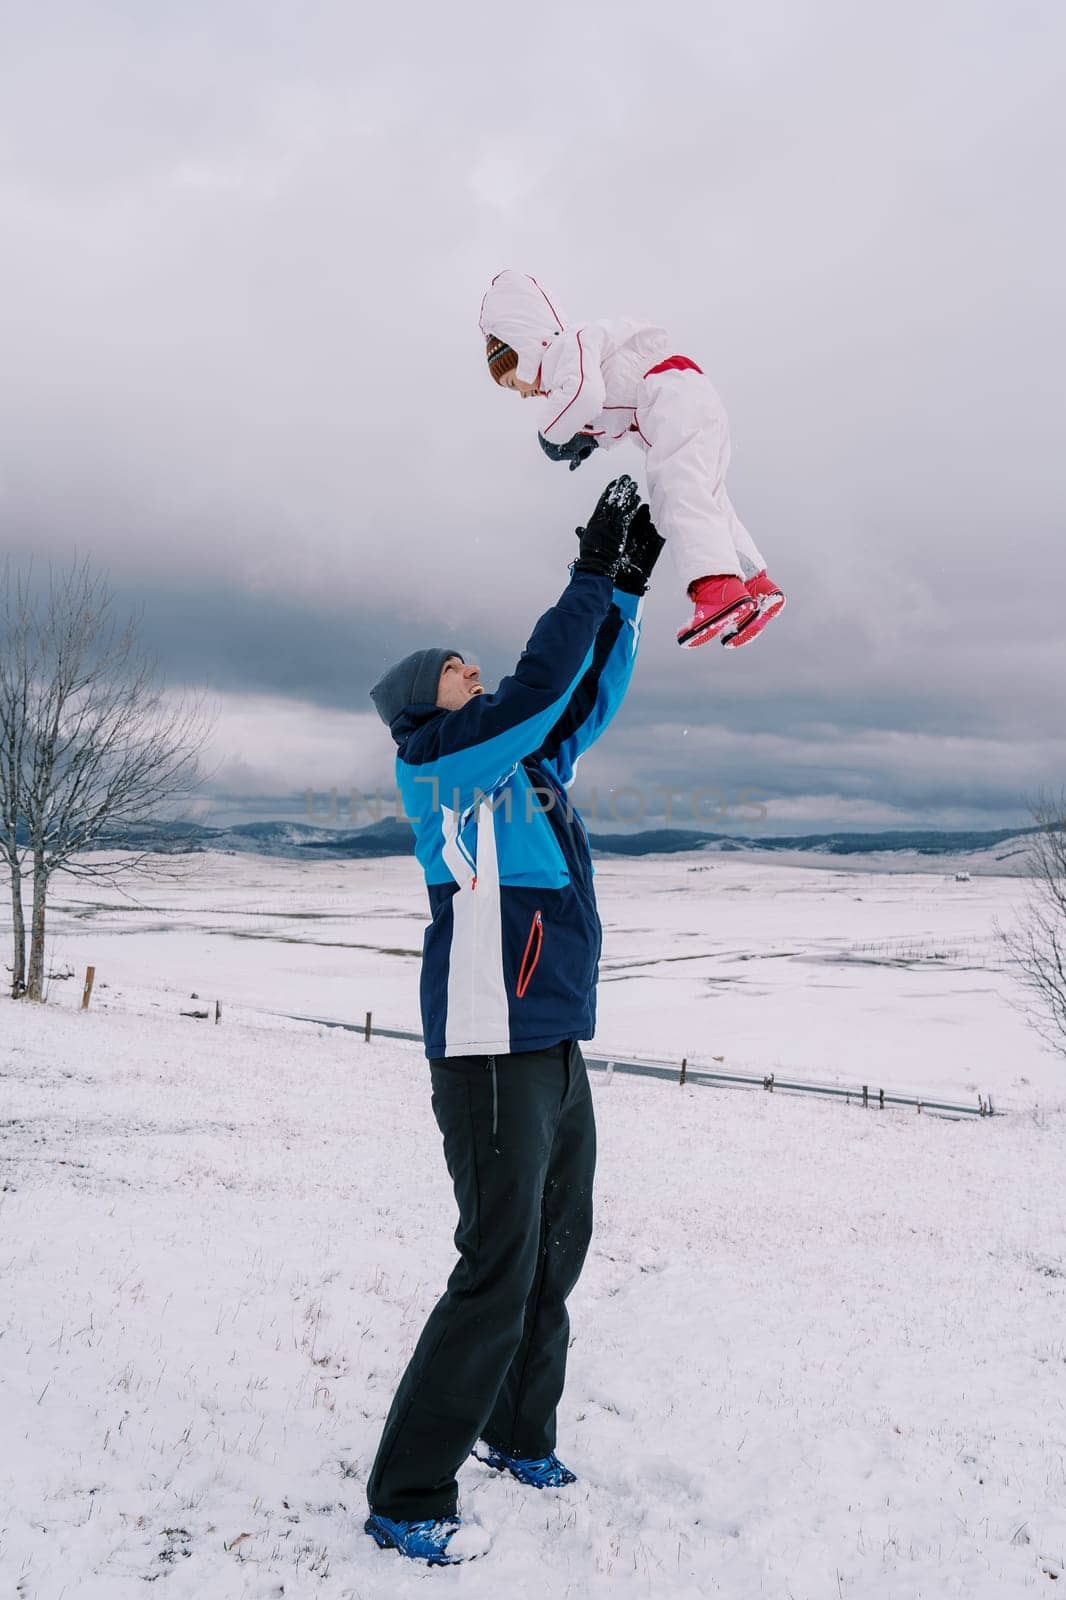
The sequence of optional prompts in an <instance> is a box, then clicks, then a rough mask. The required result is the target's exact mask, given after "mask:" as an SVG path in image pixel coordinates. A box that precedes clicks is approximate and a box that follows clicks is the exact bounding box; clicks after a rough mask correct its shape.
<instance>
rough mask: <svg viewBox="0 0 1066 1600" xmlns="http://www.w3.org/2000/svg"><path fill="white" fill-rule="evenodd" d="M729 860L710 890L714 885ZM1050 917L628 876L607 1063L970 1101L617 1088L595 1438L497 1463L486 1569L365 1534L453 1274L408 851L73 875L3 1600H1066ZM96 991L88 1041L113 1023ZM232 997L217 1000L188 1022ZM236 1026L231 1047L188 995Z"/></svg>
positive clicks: (1, 1206) (24, 1202) (921, 883)
mask: <svg viewBox="0 0 1066 1600" xmlns="http://www.w3.org/2000/svg"><path fill="white" fill-rule="evenodd" d="M694 867H695V868H698V869H699V870H698V871H692V870H691V869H692V868H694ZM1023 887H1024V886H1023V885H1021V884H1019V883H1018V881H1017V880H1012V879H994V878H981V879H975V880H974V881H972V882H970V883H962V884H956V883H955V882H954V881H953V879H950V878H943V877H938V876H935V875H929V874H925V875H918V874H914V875H906V876H893V875H884V874H874V873H867V872H863V871H861V870H853V869H849V870H847V871H840V872H837V871H835V870H811V869H809V868H802V869H800V868H790V867H783V866H777V865H766V864H763V863H758V864H754V863H751V862H747V861H745V860H744V859H743V858H733V859H729V860H727V861H720V860H718V861H716V860H711V861H709V862H708V861H706V860H705V859H700V860H698V859H695V858H683V857H673V858H670V859H668V860H658V861H651V860H644V861H635V862H634V861H624V862H610V861H609V862H604V863H602V864H601V865H600V867H599V888H600V896H601V902H602V909H603V912H604V920H605V923H606V925H607V939H606V948H605V961H604V978H605V980H606V981H605V982H604V984H603V987H602V990H601V1028H600V1036H599V1045H600V1047H601V1048H603V1049H606V1050H607V1051H608V1052H609V1051H611V1050H619V1051H622V1050H624V1051H629V1052H635V1051H638V1050H648V1051H649V1052H651V1053H653V1054H656V1055H658V1056H663V1055H670V1054H671V1053H677V1054H678V1055H680V1054H681V1053H683V1052H687V1053H688V1054H689V1055H690V1058H695V1059H697V1060H700V1061H705V1062H708V1063H709V1062H710V1060H711V1058H712V1056H720V1055H721V1056H724V1057H725V1058H726V1060H727V1061H728V1063H729V1064H730V1065H731V1066H734V1067H736V1068H737V1069H738V1070H754V1071H764V1070H774V1069H775V1068H776V1069H778V1070H779V1071H785V1070H788V1071H790V1072H793V1073H795V1074H797V1075H800V1076H803V1075H810V1076H818V1077H823V1078H827V1077H833V1078H838V1079H840V1080H842V1081H849V1082H851V1081H864V1080H867V1081H870V1082H872V1083H875V1082H881V1081H883V1083H884V1086H885V1087H886V1088H895V1089H906V1088H911V1087H913V1088H917V1089H918V1090H920V1091H921V1092H922V1093H924V1094H929V1095H931V1094H933V1093H934V1092H937V1093H941V1094H948V1095H949V1097H950V1096H955V1095H958V1096H960V1097H969V1096H971V1095H973V1096H976V1093H977V1092H979V1091H980V1092H984V1093H991V1094H993V1096H994V1097H995V1100H996V1104H997V1106H998V1107H1002V1108H1003V1109H1004V1110H1005V1111H1006V1113H1007V1114H1006V1115H1004V1116H1003V1117H996V1118H992V1119H985V1120H980V1121H979V1120H977V1119H972V1120H970V1119H968V1120H965V1121H953V1120H945V1119H938V1118H934V1117H931V1116H928V1115H925V1116H921V1117H918V1116H916V1115H914V1114H913V1113H908V1112H904V1111H895V1112H892V1111H889V1112H885V1113H879V1112H875V1111H869V1112H862V1111H860V1110H858V1109H856V1108H854V1107H847V1106H843V1105H839V1104H834V1103H828V1102H821V1101H809V1100H806V1099H803V1098H786V1097H783V1096H778V1095H775V1096H771V1095H767V1094H764V1093H762V1092H743V1091H729V1090H714V1089H707V1088H700V1087H689V1088H686V1089H683V1090H682V1089H679V1088H677V1087H676V1086H675V1085H672V1084H662V1083H655V1082H644V1081H641V1080H637V1079H632V1078H618V1077H617V1076H616V1077H615V1079H614V1080H613V1081H612V1082H611V1083H610V1084H608V1083H606V1082H605V1080H604V1079H603V1078H602V1076H594V1078H593V1088H594V1092H595V1095H596V1110H597V1118H598V1121H599V1127H600V1143H601V1157H600V1171H599V1179H598V1219H597V1233H596V1237H595V1240H594V1244H593V1249H592V1253H591V1255H590V1259H589V1264H588V1267H587V1269H586V1272H585V1275H584V1277H583V1278H582V1280H581V1283H580V1284H579V1286H578V1289H577V1291H576V1292H575V1295H574V1297H573V1301H572V1313H573V1331H574V1341H573V1347H572V1351H571V1367H570V1382H569V1386H568V1390H567V1394H566V1397H565V1400H564V1404H563V1408H562V1411H561V1417H560V1453H561V1454H562V1455H563V1456H564V1459H566V1460H567V1461H568V1462H570V1463H571V1464H572V1465H573V1466H574V1467H575V1468H576V1469H577V1470H578V1472H579V1473H580V1474H581V1482H580V1483H579V1485H577V1486H576V1487H575V1488H573V1489H570V1490H568V1491H563V1492H559V1493H548V1494H543V1495H537V1494H535V1493H534V1492H532V1491H524V1490H521V1489H520V1488H519V1487H518V1486H517V1485H514V1484H511V1483H509V1482H507V1483H505V1482H503V1481H501V1480H500V1479H498V1478H496V1477H495V1476H492V1475H490V1474H488V1473H487V1472H486V1470H485V1469H483V1468H481V1467H480V1466H478V1465H477V1464H475V1463H471V1464H469V1465H468V1466H467V1467H466V1468H464V1470H463V1472H462V1474H461V1478H460V1482H461V1488H462V1493H463V1507H464V1514H465V1515H467V1516H471V1517H474V1518H476V1519H477V1520H479V1521H480V1522H481V1523H482V1524H483V1525H484V1527H485V1528H486V1529H487V1530H488V1532H489V1534H490V1535H491V1536H492V1540H493V1544H492V1548H491V1550H490V1552H489V1554H488V1555H487V1556H486V1557H485V1559H484V1560H482V1561H478V1562H476V1563H473V1564H472V1565H470V1566H469V1567H465V1568H462V1569H458V1570H455V1571H442V1572H440V1571H439V1572H428V1571H426V1570H425V1569H420V1568H415V1567H412V1566H409V1565H407V1564H405V1563H402V1562H401V1561H400V1559H399V1558H397V1557H395V1556H391V1555H385V1554H382V1553H381V1552H379V1551H377V1550H376V1549H375V1548H374V1547H373V1546H372V1545H371V1544H370V1541H369V1540H367V1539H366V1538H365V1536H364V1535H363V1534H362V1533H361V1531H360V1530H361V1522H362V1517H363V1515H364V1485H365V1479H366V1473H367V1470H368V1468H369V1464H370V1460H371V1457H372V1454H373V1451H374V1448H375V1445H376V1442H377V1436H378V1433H379V1431H380V1426H381V1422H382V1420H383V1417H384V1414H385V1411H386V1409H387V1406H388V1403H389V1400H390V1398H391V1394H392V1390H393V1387H394V1385H395V1382H396V1379H397V1377H398V1374H399V1371H400V1370H401V1368H402V1365H403V1363H404V1361H405V1360H406V1357H407V1355H408V1353H409V1351H410V1349H411V1346H412V1344H413V1342H414V1339H415V1337H416V1335H417V1332H418V1330H419V1327H420V1325H421V1322H422V1319H423V1317H424V1316H425V1313H426V1311H427V1310H428V1308H429V1306H430V1304H431V1303H432V1301H433V1299H434V1298H435V1297H436V1295H437V1293H438V1292H439V1290H440V1288H441V1287H442V1285H443V1280H444V1277H445V1275H446V1273H447V1270H448V1268H449V1266H450V1263H451V1259H452V1251H451V1243H450V1236H451V1231H452V1228H453V1226H454V1207H453V1203H452V1199H451V1195H450V1192H449V1188H448V1182H447V1177H446V1174H445V1172H444V1169H443V1162H442V1160H441V1156H440V1149H439V1136H438V1134H437V1130H436V1127H435V1124H434V1123H433V1120H432V1116H431V1113H430V1108H429V1099H428V1094H427V1088H426V1078H425V1068H424V1063H423V1062H422V1060H421V1056H420V1053H419V1051H418V1049H417V1047H416V1046H414V1045H406V1044H402V1043H398V1042H390V1041H385V1040H375V1041H374V1042H373V1043H372V1044H370V1045H369V1046H368V1045H365V1044H364V1043H363V1042H362V1041H361V1040H360V1039H358V1038H356V1037H354V1036H353V1035H351V1034H345V1033H340V1032H337V1031H334V1030H329V1029H326V1028H321V1027H317V1026H310V1025H304V1024H296V1023H291V1022H288V1021H286V1020H284V1017H283V1016H282V1015H279V1014H278V1013H285V1012H300V1013H303V1014H313V1015H316V1016H322V1017H330V1018H337V1019H341V1018H343V1019H352V1018H355V1017H361V1015H362V1013H363V1012H364V1011H365V1010H366V1009H368V1008H373V1010H374V1012H375V1017H376V1018H378V1020H380V1021H381V1022H383V1023H387V1024H391V1025H395V1026H412V1025H414V1024H415V1023H416V1021H417V1010H416V1002H415V980H416V976H417V950H418V946H419V943H420V938H421V929H422V926H423V915H424V913H423V897H422V890H421V886H420V883H419V881H418V878H417V875H416V871H415V868H414V865H413V863H411V862H410V861H386V862H367V863H336V862H328V863H327V862H323V863H318V864H315V865H310V866H309V865H305V864H303V863H300V864H294V863H290V862H285V861H277V860H270V861H264V860H261V859H256V858H249V857H232V858H231V857H206V858H203V859H202V860H194V861H193V863H192V875H191V876H190V877H188V878H186V879H185V880H184V881H182V882H177V883H175V882H165V881H158V882H154V883H149V884H145V883H143V882H142V883H140V884H137V885H134V884H132V883H131V884H128V885H126V888H125V890H124V892H123V893H119V892H117V891H116V890H115V889H106V890H103V889H98V888H96V889H91V888H90V887H89V886H87V885H85V884H82V885H78V884H74V883H71V882H64V883H62V884H60V885H59V887H58V890H57V896H56V900H57V912H56V916H55V918H54V921H53V936H52V939H51V941H50V951H49V956H50V966H51V968H52V969H53V970H54V971H56V972H62V971H64V970H66V968H67V967H68V966H69V967H70V968H72V969H75V970H76V972H77V977H74V978H71V979H67V980H64V979H61V978H58V977H57V978H56V979H54V980H53V983H52V988H51V998H50V1003H49V1006H48V1007H46V1008H44V1009H40V1008H29V1007H26V1006H24V1005H14V1004H12V1003H11V1002H9V1001H0V1162H2V1169H0V1188H2V1193H0V1283H2V1285H3V1291H2V1298H0V1596H3V1597H5V1600H6V1596H7V1595H9V1594H10V1595H12V1596H18V1597H19V1600H74V1597H75V1596H76V1597H78V1600H132V1597H134V1596H143V1595H144V1594H145V1593H146V1592H148V1591H146V1590H145V1583H146V1582H158V1583H159V1585H160V1589H159V1590H158V1591H157V1592H159V1593H161V1594H163V1595H169V1596H170V1597H171V1600H185V1597H188V1600H192V1597H195V1600H229V1597H231V1596H232V1597H234V1600H236V1597H243V1596H252V1597H266V1596H284V1597H285V1600H294V1597H296V1600H303V1597H309V1596H322V1597H327V1600H328V1597H329V1596H336V1597H338V1600H370V1597H374V1600H377V1597H381V1600H392V1597H397V1600H404V1597H407V1596H414V1595H416V1594H418V1595H422V1594H424V1593H426V1592H427V1591H426V1590H425V1588H424V1587H423V1586H424V1585H426V1584H429V1585H431V1586H433V1587H434V1592H435V1593H436V1592H437V1591H438V1590H447V1591H448V1593H450V1594H462V1595H463V1596H470V1597H471V1600H482V1597H486V1600H487V1597H488V1596H490V1595H492V1596H498V1595H499V1594H500V1593H501V1592H502V1593H509V1594H512V1595H518V1596H522V1597H523V1600H524V1597H525V1596H530V1597H540V1596H543V1597H546V1600H564V1597H573V1600H581V1597H584V1596H595V1597H600V1596H604V1597H607V1596H611V1597H615V1596H617V1597H621V1600H629V1597H634V1600H635V1597H637V1596H640V1597H645V1596H647V1597H653V1596H654V1597H656V1600H658V1597H660V1596H664V1597H669V1600H694V1597H696V1596H700V1597H703V1596H719V1595H720V1596H722V1597H723V1600H724V1597H729V1600H755V1597H759V1600H763V1597H765V1600H947V1597H953V1596H966V1597H967V1600H1012V1597H1013V1596H1016V1595H1017V1596H1022V1595H1026V1594H1030V1593H1032V1594H1034V1595H1037V1594H1041V1593H1043V1592H1045V1591H1047V1590H1048V1585H1049V1581H1050V1580H1052V1579H1054V1578H1060V1577H1061V1576H1062V1575H1063V1574H1064V1571H1066V1569H1064V1566H1063V1562H1064V1558H1066V1509H1064V1506H1066V1335H1064V1329H1066V1185H1064V1183H1063V1172H1064V1160H1063V1135H1064V1132H1066V1068H1064V1067H1062V1066H1061V1065H1059V1064H1058V1063H1057V1062H1056V1061H1055V1059H1054V1058H1053V1057H1051V1056H1050V1055H1046V1054H1044V1053H1042V1052H1041V1050H1040V1049H1039V1046H1038V1043H1037V1041H1036V1040H1035V1039H1034V1037H1033V1036H1032V1035H1031V1034H1030V1033H1029V1031H1028V1030H1027V1029H1026V1028H1025V1026H1024V1023H1023V1022H1022V1019H1021V1017H1020V1016H1019V1014H1018V1013H1017V1011H1016V1010H1015V1009H1013V1007H1012V1005H1011V1003H1010V1002H1011V1000H1012V999H1014V998H1016V995H1015V993H1014V990H1013V980H1012V979H1011V977H1010V975H1009V974H1007V973H1005V972H1004V971H1002V970H1001V969H1000V968H999V966H998V964H997V963H998V956H997V954H996V949H995V943H994V938H993V931H994V922H995V919H996V918H997V917H999V918H1000V919H1001V920H1008V919H1009V917H1010V916H1011V914H1012V908H1013V907H1014V906H1015V905H1016V904H1017V901H1018V898H1019V896H1020V894H1021V893H1022V892H1023ZM89 962H93V963H94V964H95V965H96V967H97V974H98V976H97V983H98V987H97V991H96V994H95V995H94V1000H93V1007H92V1009H91V1010H90V1012H89V1013H88V1014H85V1015H83V1014H80V1013H79V1012H78V1011H77V1009H76V1007H77V1004H78V1000H79V998H80V975H81V971H82V969H83V968H84V966H85V965H86V964H87V963H89ZM194 992H195V993H196V994H197V995H198V996H200V997H201V998H200V1000H199V1002H197V1001H196V1000H193V999H191V998H190V996H191V995H192V994H193V993H194ZM216 997H217V998H219V999H221V1001H222V1004H223V1021H222V1025H221V1026H220V1027H215V1026H214V1025H213V1024H212V1023H210V1022H205V1021H197V1020H193V1019H190V1018H183V1017H181V1016H180V1015H179V1012H180V1011H181V1010H182V1009H185V1010H191V1009H194V1008H196V1007H197V1005H199V1006H201V1007H206V1006H207V1004H208V1003H210V1002H213V1000H214V999H215V998H216Z"/></svg>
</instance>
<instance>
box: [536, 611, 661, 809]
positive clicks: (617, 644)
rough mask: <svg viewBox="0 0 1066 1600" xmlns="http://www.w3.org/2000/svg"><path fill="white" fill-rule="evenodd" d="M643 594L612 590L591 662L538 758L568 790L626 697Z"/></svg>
mask: <svg viewBox="0 0 1066 1600" xmlns="http://www.w3.org/2000/svg"><path fill="white" fill-rule="evenodd" d="M643 612H644V600H643V597H642V596H639V597H638V596H637V595H632V594H624V593H623V592H622V590H620V589H616V590H615V592H614V602H613V604H612V606H611V608H610V611H609V612H608V614H607V618H606V620H605V621H604V623H603V624H602V626H601V628H600V631H599V633H598V634H597V636H596V643H595V646H594V648H593V652H592V658H591V660H590V662H589V665H588V667H587V669H586V671H585V672H584V674H583V676H582V678H581V681H580V683H579V684H578V685H577V687H576V688H575V690H574V692H573V694H572V695H571V697H570V700H569V703H568V704H567V707H566V710H565V711H564V712H563V714H562V716H561V717H560V718H559V721H558V722H557V723H556V724H555V726H554V728H553V729H552V730H551V732H550V733H549V735H548V737H547V739H545V741H544V744H543V745H542V746H541V748H540V751H539V752H538V754H539V755H540V757H541V759H542V760H546V761H550V762H552V764H553V766H554V768H555V772H556V775H557V776H558V779H559V782H560V783H561V784H562V785H563V787H564V788H569V786H570V784H572V783H573V781H574V771H575V768H576V767H577V763H578V761H579V760H580V758H581V756H583V755H584V753H585V751H586V750H587V749H588V747H589V745H591V744H594V743H595V741H596V740H597V739H598V738H599V737H600V734H601V733H602V732H603V731H604V729H605V728H606V727H607V724H608V723H609V722H610V720H611V718H612V717H613V716H614V714H615V712H616V711H617V710H618V707H619V706H620V705H621V704H622V701H623V700H624V699H625V694H626V690H627V689H628V688H629V680H630V678H631V677H632V676H633V667H634V664H635V662H636V659H637V650H638V649H639V647H640V630H641V624H642V620H643Z"/></svg>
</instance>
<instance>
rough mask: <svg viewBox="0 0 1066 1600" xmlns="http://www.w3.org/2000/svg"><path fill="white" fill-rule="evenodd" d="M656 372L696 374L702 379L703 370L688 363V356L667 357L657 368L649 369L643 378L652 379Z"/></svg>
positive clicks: (691, 362) (692, 363)
mask: <svg viewBox="0 0 1066 1600" xmlns="http://www.w3.org/2000/svg"><path fill="white" fill-rule="evenodd" d="M657 372H698V373H699V374H700V375H701V377H702V375H703V368H702V367H698V366H697V365H696V363H695V362H694V361H690V360H689V358H688V356H667V358H666V360H665V361H660V362H659V365H658V366H657V367H649V368H648V370H647V372H646V373H645V374H644V376H645V377H646V378H654V376H655V374H656V373H657Z"/></svg>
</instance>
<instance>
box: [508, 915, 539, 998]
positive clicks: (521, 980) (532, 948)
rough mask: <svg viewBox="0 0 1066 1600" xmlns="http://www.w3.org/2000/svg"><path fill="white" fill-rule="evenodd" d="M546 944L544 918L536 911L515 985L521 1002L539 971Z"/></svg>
mask: <svg viewBox="0 0 1066 1600" xmlns="http://www.w3.org/2000/svg"><path fill="white" fill-rule="evenodd" d="M543 944H544V918H543V917H542V916H541V914H540V912H539V911H534V913H533V921H532V922H531V923H530V924H529V938H528V939H527V940H526V948H525V950H524V951H523V952H522V965H521V966H520V967H519V969H518V982H517V983H516V984H515V991H514V992H515V994H516V996H517V997H518V999H519V1000H521V999H522V998H523V997H524V996H525V992H526V990H527V989H528V988H529V980H530V978H532V976H533V974H534V972H536V970H537V962H538V961H539V960H540V952H541V947H542V945H543Z"/></svg>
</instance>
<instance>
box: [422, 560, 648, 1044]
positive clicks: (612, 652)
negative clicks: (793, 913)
mask: <svg viewBox="0 0 1066 1600" xmlns="http://www.w3.org/2000/svg"><path fill="white" fill-rule="evenodd" d="M642 607H643V601H642V600H640V599H638V598H637V597H636V596H634V595H630V594H624V593H622V592H621V591H620V590H613V591H612V586H611V581H610V579H609V578H603V577H598V576H596V575H594V574H592V573H577V574H575V575H574V576H573V577H572V578H571V580H570V583H569V585H568V586H567V588H566V590H565V591H564V593H563V594H562V596H561V598H560V599H559V601H558V603H557V604H556V605H554V606H552V608H551V610H550V611H546V612H545V614H544V615H543V616H542V617H541V619H540V621H539V622H538V623H537V626H536V627H535V628H534V630H533V635H532V638H531V639H530V641H529V643H528V644H527V646H526V648H525V651H524V652H523V654H522V658H521V660H520V661H519V663H518V665H517V667H516V668H515V670H514V673H513V675H512V676H511V677H509V678H504V679H503V681H502V682H501V684H500V686H499V688H498V689H497V690H496V693H495V694H491V695H488V694H485V695H476V696H474V698H473V699H471V700H469V701H467V703H466V705H464V706H462V707H461V708H460V709H459V710H457V711H443V710H441V709H440V708H439V707H438V706H431V705H410V706H407V707H405V709H404V710H403V711H402V712H401V713H400V715H399V716H398V717H397V718H396V719H395V720H394V722H393V723H392V727H391V731H392V735H393V738H394V739H395V740H396V743H397V745H398V747H399V755H398V758H397V762H396V775H397V781H398V784H399V789H400V794H401V797H402V799H403V803H404V808H405V810H406V812H407V815H408V816H409V817H410V818H411V819H412V822H413V824H414V829H415V850H416V854H417V856H418V859H419V862H420V863H421V866H422V869H423V871H424V872H425V875H426V886H427V888H428V890H429V907H430V913H431V918H432V920H431V922H430V925H429V927H428V928H427V929H426V935H425V940H424V946H423V963H422V1030H423V1033H424V1035H425V1043H426V1054H427V1056H429V1058H430V1060H437V1059H440V1058H441V1057H443V1056H457V1055H497V1054H500V1055H502V1054H506V1053H507V1052H510V1051H518V1050H540V1049H546V1048H547V1047H548V1046H550V1045H553V1044H557V1043H558V1042H559V1041H560V1040H561V1039H590V1038H591V1037H592V1035H593V1032H594V1031H595V1025H596V977H597V968H598V962H599V955H600V943H601V931H600V919H599V917H598V915H597V913H596V897H595V893H594V891H593V887H592V858H591V855H590V853H589V843H588V834H587V833H586V832H585V825H584V823H583V822H582V820H581V818H580V817H579V816H578V814H577V812H576V811H575V810H574V808H573V806H572V805H571V804H570V802H569V799H568V795H567V791H568V789H569V786H570V784H571V783H572V782H573V778H574V769H575V767H576V765H577V762H578V759H579V757H580V756H581V754H582V752H583V751H585V750H587V749H588V747H589V745H590V744H592V742H593V740H595V739H597V738H598V737H599V735H600V734H601V733H602V732H603V730H604V728H605V727H606V726H607V724H608V722H609V721H610V719H611V717H612V716H613V715H614V713H615V711H616V710H617V709H618V706H619V705H620V704H621V702H622V698H623V696H624V695H625V692H626V689H627V688H628V686H629V679H630V675H631V673H632V671H633V663H634V659H635V657H636V653H637V646H638V644H639V640H640V622H641V610H642Z"/></svg>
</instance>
